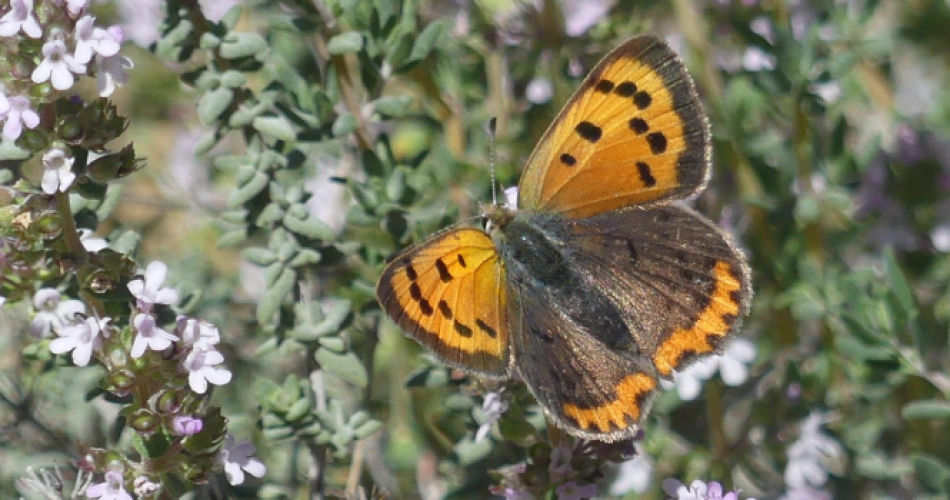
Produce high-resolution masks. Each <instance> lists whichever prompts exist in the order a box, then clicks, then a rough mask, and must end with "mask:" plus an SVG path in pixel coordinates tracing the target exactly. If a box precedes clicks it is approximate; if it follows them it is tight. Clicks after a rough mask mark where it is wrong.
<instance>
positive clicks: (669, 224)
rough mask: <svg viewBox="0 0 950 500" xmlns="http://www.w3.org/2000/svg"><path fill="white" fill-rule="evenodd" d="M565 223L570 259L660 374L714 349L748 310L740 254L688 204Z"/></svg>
mask: <svg viewBox="0 0 950 500" xmlns="http://www.w3.org/2000/svg"><path fill="white" fill-rule="evenodd" d="M567 224H568V226H569V231H568V237H567V239H566V242H565V243H566V245H567V247H568V248H569V249H570V250H569V253H570V260H571V262H572V263H573V265H575V266H576V267H577V268H578V269H580V270H581V271H582V272H583V273H584V274H585V275H586V276H587V277H588V279H589V280H590V281H591V282H592V283H593V284H594V285H595V286H596V288H597V289H600V290H604V291H605V293H606V294H607V295H608V296H609V298H610V300H611V301H612V302H613V303H614V304H616V305H617V307H618V308H620V309H621V310H623V311H624V312H625V315H624V317H625V319H626V320H627V322H628V324H629V326H630V331H631V333H632V334H633V336H634V338H633V341H634V342H635V343H636V345H638V346H639V347H640V349H641V351H642V352H643V353H644V355H646V356H648V357H650V358H651V359H652V360H653V363H654V365H655V367H656V370H657V372H658V373H659V374H660V375H661V376H663V377H670V376H672V372H673V370H677V369H683V368H685V367H686V366H687V365H688V364H689V362H691V361H692V360H694V359H696V358H697V357H699V356H702V355H706V354H711V353H714V352H718V350H719V348H720V347H721V345H722V343H723V341H724V340H725V338H726V337H727V336H728V335H729V334H730V333H731V332H733V331H735V330H736V329H737V328H738V327H739V324H740V322H741V319H742V317H743V316H744V315H745V314H746V313H747V312H748V307H749V299H750V297H751V294H752V290H751V283H750V278H749V270H748V267H747V266H746V264H745V260H744V258H743V256H742V254H741V253H740V251H739V250H738V249H737V248H736V246H735V245H734V244H733V243H732V241H731V240H730V238H729V237H728V236H727V235H726V234H725V233H724V232H723V231H722V230H720V229H719V228H718V227H716V226H714V225H713V224H712V223H711V222H709V221H708V220H707V219H705V218H704V217H703V216H701V215H699V214H697V213H696V212H694V211H692V210H691V209H689V208H686V207H683V206H679V205H669V206H662V207H654V208H651V209H649V210H641V209H637V208H632V209H628V210H621V211H615V212H609V213H606V214H601V215H598V216H594V217H591V218H588V219H583V220H577V221H575V220H571V221H569V222H568V223H567Z"/></svg>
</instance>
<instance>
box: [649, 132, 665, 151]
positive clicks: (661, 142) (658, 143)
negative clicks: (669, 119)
mask: <svg viewBox="0 0 950 500" xmlns="http://www.w3.org/2000/svg"><path fill="white" fill-rule="evenodd" d="M647 144H649V145H650V151H652V152H653V154H655V155H658V154H660V153H663V152H665V151H666V136H665V135H663V132H653V133H652V134H647Z"/></svg>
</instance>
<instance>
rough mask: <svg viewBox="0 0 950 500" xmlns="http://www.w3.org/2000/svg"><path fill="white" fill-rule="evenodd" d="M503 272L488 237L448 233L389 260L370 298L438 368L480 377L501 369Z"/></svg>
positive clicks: (499, 374)
mask: <svg viewBox="0 0 950 500" xmlns="http://www.w3.org/2000/svg"><path fill="white" fill-rule="evenodd" d="M505 291H506V290H505V270H504V267H503V265H502V263H501V260H500V259H499V255H498V253H497V251H496V250H495V246H494V244H493V243H492V240H491V238H490V237H489V236H488V234H486V233H485V232H484V231H481V230H478V229H472V228H459V229H450V230H448V231H445V232H442V233H439V234H437V235H435V236H433V237H432V238H430V239H429V240H427V241H425V242H423V243H421V244H419V245H418V246H415V247H412V248H409V249H407V250H405V251H403V252H402V253H400V254H399V255H397V256H396V257H395V258H394V259H393V260H392V262H390V263H389V265H388V266H387V267H386V269H385V270H383V273H382V275H381V276H380V278H379V283H378V284H377V285H376V298H377V300H378V301H379V303H380V304H381V305H382V306H383V309H384V310H385V311H386V312H387V314H389V316H390V317H391V318H392V319H393V321H395V322H396V324H398V325H399V326H400V327H402V329H403V331H404V332H406V334H408V335H409V336H410V337H412V338H414V339H416V340H417V341H418V342H419V343H420V344H422V345H423V346H425V347H426V348H427V349H428V350H429V351H431V352H432V353H433V354H435V356H436V357H438V358H439V359H440V360H441V361H442V362H444V363H446V364H448V365H450V366H454V367H457V368H461V369H464V370H468V371H471V372H475V373H478V374H481V375H484V376H488V377H495V378H504V377H507V373H508V366H509V345H508V322H507V317H506V313H507V309H506V296H505Z"/></svg>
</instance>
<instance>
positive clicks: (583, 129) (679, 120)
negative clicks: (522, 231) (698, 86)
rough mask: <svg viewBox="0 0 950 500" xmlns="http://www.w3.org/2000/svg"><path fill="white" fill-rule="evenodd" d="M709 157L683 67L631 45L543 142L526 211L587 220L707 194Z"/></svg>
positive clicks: (522, 199)
mask: <svg viewBox="0 0 950 500" xmlns="http://www.w3.org/2000/svg"><path fill="white" fill-rule="evenodd" d="M709 155H710V137H709V127H708V124H707V122H706V117H705V114H704V113H703V109H702V105H701V103H700V101H699V98H698V96H697V94H696V90H695V88H694V85H693V81H692V79H691V78H690V76H689V75H688V74H687V72H686V68H685V67H684V66H683V63H682V62H681V61H680V60H679V58H678V57H677V56H676V53H675V52H673V50H672V49H670V48H669V47H668V46H667V45H666V44H665V43H663V42H662V41H660V40H658V39H656V38H652V37H639V38H634V39H631V40H629V41H627V42H626V43H624V44H623V45H621V46H620V47H618V48H617V49H615V50H614V51H612V52H611V53H610V54H608V55H607V56H606V57H604V59H603V60H602V61H601V62H600V63H599V64H598V65H597V66H596V67H595V68H594V69H593V70H592V71H591V73H590V75H589V76H588V77H587V79H586V80H585V81H584V83H583V84H582V85H581V86H580V87H579V88H578V90H577V92H576V93H575V94H574V96H573V97H572V98H571V100H570V101H568V103H567V105H565V107H564V109H563V110H562V111H561V113H560V114H559V115H558V117H557V118H556V119H555V120H554V123H553V124H552V125H551V127H550V128H549V129H548V131H547V132H546V133H545V134H544V136H543V137H542V138H541V141H540V142H539V144H538V147H537V148H536V149H535V151H534V153H533V154H532V155H531V158H529V160H528V163H527V166H526V167H525V172H524V174H523V175H522V178H521V182H520V184H519V189H520V191H519V206H520V207H521V208H526V209H529V210H537V211H548V212H557V213H562V214H565V215H567V216H569V217H572V218H582V217H587V216H590V215H594V214H598V213H603V212H607V211H610V210H615V209H618V208H622V207H627V206H631V205H639V204H648V203H656V202H662V201H666V200H672V199H680V198H685V197H688V196H690V195H692V194H694V193H696V192H698V191H699V190H701V189H702V187H703V186H704V185H705V183H706V180H707V179H708V176H709ZM592 179H596V181H592Z"/></svg>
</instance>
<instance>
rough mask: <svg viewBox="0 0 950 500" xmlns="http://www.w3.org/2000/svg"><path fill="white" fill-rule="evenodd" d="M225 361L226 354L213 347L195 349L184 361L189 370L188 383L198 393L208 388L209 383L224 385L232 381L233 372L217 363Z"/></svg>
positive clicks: (186, 369)
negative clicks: (219, 366)
mask: <svg viewBox="0 0 950 500" xmlns="http://www.w3.org/2000/svg"><path fill="white" fill-rule="evenodd" d="M221 363H224V355H222V354H221V353H220V352H218V351H216V350H214V349H212V348H210V347H209V348H203V349H195V350H193V351H191V352H190V353H188V356H187V357H186V358H185V360H184V361H183V362H182V366H183V367H184V369H185V371H187V372H188V385H189V386H191V390H193V391H195V392H197V393H198V394H204V393H205V391H207V390H208V383H209V382H210V383H212V384H214V385H224V384H227V383H228V382H230V381H231V372H230V371H228V370H227V369H224V368H218V367H217V365H220V364H221Z"/></svg>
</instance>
